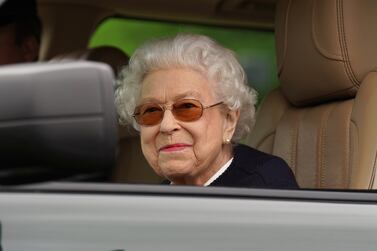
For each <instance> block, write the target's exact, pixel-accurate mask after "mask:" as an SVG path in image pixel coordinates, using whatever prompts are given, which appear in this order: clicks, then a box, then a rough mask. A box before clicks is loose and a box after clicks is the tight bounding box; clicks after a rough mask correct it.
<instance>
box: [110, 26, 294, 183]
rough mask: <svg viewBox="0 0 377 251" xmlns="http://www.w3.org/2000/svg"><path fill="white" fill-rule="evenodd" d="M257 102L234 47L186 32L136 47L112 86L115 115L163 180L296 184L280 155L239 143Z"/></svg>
mask: <svg viewBox="0 0 377 251" xmlns="http://www.w3.org/2000/svg"><path fill="white" fill-rule="evenodd" d="M255 102H256V93H255V91H254V90H252V89H250V88H249V87H248V86H247V85H246V75H245V72H244V70H243V69H242V67H241V65H240V64H239V63H238V61H237V59H236V58H235V56H234V55H233V53H232V52H231V51H230V50H228V49H225V48H223V47H222V46H220V45H219V44H217V43H216V42H214V41H213V40H211V39H209V38H208V37H205V36H201V35H192V34H182V35H177V36H175V37H172V38H166V39H161V40H156V41H152V42H150V43H147V44H145V45H144V46H142V47H140V48H139V49H137V50H136V51H135V53H134V55H133V56H132V57H131V60H130V63H129V65H128V66H127V67H126V68H125V69H124V70H123V71H122V73H121V76H120V79H119V82H118V88H117V91H116V105H117V108H118V112H119V116H120V122H122V123H133V125H134V127H135V128H136V129H137V130H139V131H140V138H141V146H142V151H143V153H144V155H145V158H146V159H147V161H148V163H149V164H150V165H151V167H152V168H153V169H154V171H155V172H156V173H157V174H158V175H160V176H162V177H164V178H166V179H167V180H169V181H170V182H169V183H171V184H186V185H197V186H209V185H210V186H234V187H270V188H272V187H275V188H295V187H297V184H296V181H295V178H294V175H293V174H292V171H291V169H290V168H289V167H288V165H287V164H286V163H285V162H284V161H283V160H282V159H280V158H278V157H275V156H272V155H269V154H266V153H262V152H260V151H258V150H255V149H253V148H250V147H248V146H245V145H242V144H238V143H237V142H238V141H239V140H240V139H241V138H242V137H244V136H245V135H246V134H247V133H248V132H249V131H250V129H251V127H252V125H253V122H254V113H255V108H254V105H255Z"/></svg>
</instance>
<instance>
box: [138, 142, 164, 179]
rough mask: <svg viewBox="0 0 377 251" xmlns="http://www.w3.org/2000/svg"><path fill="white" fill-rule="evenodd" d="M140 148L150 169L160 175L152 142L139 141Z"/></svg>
mask: <svg viewBox="0 0 377 251" xmlns="http://www.w3.org/2000/svg"><path fill="white" fill-rule="evenodd" d="M141 150H142V152H143V154H144V157H145V159H146V160H147V162H148V163H149V165H150V166H151V167H152V169H153V170H154V171H155V173H157V174H158V175H161V171H160V168H159V166H158V153H157V151H156V149H155V147H153V145H152V144H148V143H145V142H143V141H141Z"/></svg>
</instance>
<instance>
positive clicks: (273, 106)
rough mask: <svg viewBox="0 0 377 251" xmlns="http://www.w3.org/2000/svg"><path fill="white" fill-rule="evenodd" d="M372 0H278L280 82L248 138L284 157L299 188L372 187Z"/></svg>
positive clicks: (375, 33)
mask: <svg viewBox="0 0 377 251" xmlns="http://www.w3.org/2000/svg"><path fill="white" fill-rule="evenodd" d="M376 13H377V1H375V0H362V1H361V0H282V1H280V2H279V3H278V6H277V15H276V45H277V62H278V75H279V79H280V84H281V85H280V88H278V89H276V90H274V91H273V92H271V93H270V94H269V95H268V96H267V97H266V99H265V100H264V101H263V103H262V105H261V106H260V108H259V111H258V113H257V123H256V126H255V128H254V130H253V132H252V133H251V134H250V136H249V138H248V139H247V143H248V144H249V145H251V146H253V147H255V148H257V149H260V150H262V151H265V152H268V153H272V154H275V155H278V156H281V157H282V158H284V159H285V160H286V161H287V163H288V164H289V165H290V166H291V168H292V169H293V171H294V173H295V175H296V178H297V181H298V183H299V185H300V186H301V187H303V188H344V189H347V188H352V189H368V188H369V189H371V188H377V180H376V181H375V171H376V153H377V113H376V111H377V29H376V27H375V24H377V15H376Z"/></svg>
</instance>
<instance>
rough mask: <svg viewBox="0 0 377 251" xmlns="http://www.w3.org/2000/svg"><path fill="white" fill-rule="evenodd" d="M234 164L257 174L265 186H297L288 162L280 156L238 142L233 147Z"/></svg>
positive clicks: (249, 172)
mask: <svg viewBox="0 0 377 251" xmlns="http://www.w3.org/2000/svg"><path fill="white" fill-rule="evenodd" d="M234 165H235V167H236V168H239V169H242V170H243V171H244V172H245V173H248V174H250V175H253V176H255V175H257V176H259V177H260V179H261V180H263V183H265V185H266V186H272V187H281V188H285V187H287V188H288V187H290V188H296V187H298V185H297V182H296V179H295V177H294V174H293V172H292V170H291V168H290V167H289V166H288V164H287V163H286V162H285V161H284V160H283V159H282V158H280V157H278V156H274V155H272V154H268V153H264V152H261V151H259V150H257V149H254V148H252V147H249V146H246V145H243V144H239V145H237V146H236V147H235V148H234Z"/></svg>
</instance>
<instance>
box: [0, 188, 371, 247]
mask: <svg viewBox="0 0 377 251" xmlns="http://www.w3.org/2000/svg"><path fill="white" fill-rule="evenodd" d="M50 187H51V188H53V189H48V188H49V186H44V187H39V188H38V186H37V187H34V188H32V189H30V190H11V191H8V192H2V193H0V219H1V223H2V246H3V248H4V250H7V251H13V250H38V251H43V250H57V251H60V250H71V251H76V250H77V251H79V250H80V251H86V250H88V251H89V250H90V251H110V250H111V251H113V250H140V251H142V250H375V247H376V244H377V240H376V239H375V233H376V231H377V204H376V203H375V202H374V201H371V199H373V198H375V197H376V196H375V194H366V195H367V196H369V199H368V200H369V202H368V200H360V201H358V202H352V200H343V201H337V200H331V199H323V200H320V199H319V198H321V197H323V198H326V195H327V196H329V195H330V197H331V196H333V195H334V194H335V195H336V192H333V193H331V192H307V191H284V190H276V191H275V194H278V195H279V194H280V196H275V197H274V196H273V195H272V194H273V192H274V191H268V190H263V189H225V188H220V189H215V188H193V187H187V188H185V187H171V186H170V187H169V186H166V187H165V188H164V187H163V188H162V189H161V188H160V187H158V186H132V185H128V186H115V187H114V186H106V185H98V184H96V185H92V190H90V189H89V190H88V189H86V190H85V189H84V190H80V189H77V187H75V185H73V184H66V185H64V186H61V185H59V184H56V185H55V186H50ZM59 187H60V188H63V189H59ZM89 187H90V186H89ZM125 187H126V188H125ZM167 189H168V190H167ZM96 191H97V192H96ZM101 191H102V192H101ZM232 194H233V195H232ZM235 194H238V196H235ZM339 194H340V195H342V193H339ZM240 195H243V196H240ZM308 195H311V196H308ZM362 195H363V194H362V193H360V197H362ZM300 196H301V197H302V198H300ZM313 196H314V197H313ZM316 196H317V198H315V197H316ZM354 196H357V194H354ZM305 197H307V198H309V197H312V199H303V198H305ZM340 197H342V196H340ZM319 243H320V245H319Z"/></svg>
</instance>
